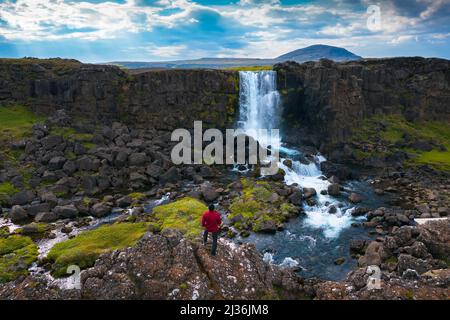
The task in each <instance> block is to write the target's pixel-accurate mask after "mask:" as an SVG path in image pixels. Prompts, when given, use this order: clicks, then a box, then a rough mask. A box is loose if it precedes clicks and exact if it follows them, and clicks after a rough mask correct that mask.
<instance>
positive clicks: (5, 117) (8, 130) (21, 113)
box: [0, 105, 44, 142]
mask: <svg viewBox="0 0 450 320" xmlns="http://www.w3.org/2000/svg"><path fill="white" fill-rule="evenodd" d="M43 119H44V118H42V117H38V116H36V115H35V114H34V113H33V112H32V111H31V110H29V109H28V108H27V107H24V106H20V105H12V106H0V142H5V141H14V140H19V139H21V138H24V137H26V136H29V135H31V133H32V127H33V124H35V123H36V122H39V121H42V120H43Z"/></svg>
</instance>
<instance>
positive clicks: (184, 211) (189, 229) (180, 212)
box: [153, 197, 208, 238]
mask: <svg viewBox="0 0 450 320" xmlns="http://www.w3.org/2000/svg"><path fill="white" fill-rule="evenodd" d="M207 209H208V208H207V207H206V205H205V204H204V203H203V202H201V201H199V200H197V199H194V198H190V197H185V198H182V199H180V200H177V201H175V202H172V203H168V204H165V205H162V206H158V207H156V208H154V209H153V218H154V219H155V220H156V223H157V224H158V225H159V228H160V230H165V229H177V230H180V231H181V232H182V233H183V234H184V235H185V236H186V237H187V238H195V237H198V236H199V235H200V233H201V232H202V230H203V229H202V226H201V217H202V214H203V213H204V212H205V211H206V210H207Z"/></svg>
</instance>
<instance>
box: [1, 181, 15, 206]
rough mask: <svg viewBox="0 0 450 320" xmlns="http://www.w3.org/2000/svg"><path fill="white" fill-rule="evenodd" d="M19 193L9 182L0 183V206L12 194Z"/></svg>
mask: <svg viewBox="0 0 450 320" xmlns="http://www.w3.org/2000/svg"><path fill="white" fill-rule="evenodd" d="M17 192H19V189H17V188H16V187H14V186H13V185H12V184H11V183H10V182H3V183H0V204H2V203H4V202H6V201H7V199H8V198H9V197H10V196H12V195H13V194H15V193H17Z"/></svg>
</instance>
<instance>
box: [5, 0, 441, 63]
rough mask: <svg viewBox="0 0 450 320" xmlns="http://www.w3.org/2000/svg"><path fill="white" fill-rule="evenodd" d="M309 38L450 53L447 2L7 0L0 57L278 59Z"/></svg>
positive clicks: (357, 48) (378, 53) (404, 52)
mask: <svg viewBox="0 0 450 320" xmlns="http://www.w3.org/2000/svg"><path fill="white" fill-rule="evenodd" d="M373 5H376V6H378V8H379V13H380V14H379V19H378V11H377V10H378V9H377V7H373ZM369 8H370V9H369ZM368 9H369V10H368ZM312 44H328V45H335V46H341V47H345V48H346V49H348V50H350V51H352V52H354V53H356V54H359V55H362V56H364V57H386V56H416V55H417V56H427V57H443V58H447V59H450V0H386V1H383V0H330V1H325V0H316V1H314V0H109V1H104V0H85V1H73V0H14V1H13V0H9V1H2V0H0V57H23V56H33V57H41V58H42V57H56V56H59V57H67V58H69V57H70V58H76V59H79V60H82V61H84V62H105V61H113V60H134V61H136V60H139V61H155V60H173V59H184V58H201V57H259V58H272V57H276V56H278V55H281V54H283V53H286V52H288V51H291V50H295V49H298V48H302V47H305V46H308V45H312Z"/></svg>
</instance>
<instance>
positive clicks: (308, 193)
mask: <svg viewBox="0 0 450 320" xmlns="http://www.w3.org/2000/svg"><path fill="white" fill-rule="evenodd" d="M315 195H317V192H316V189H314V188H303V196H304V197H305V198H306V199H308V198H311V197H314V196H315Z"/></svg>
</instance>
